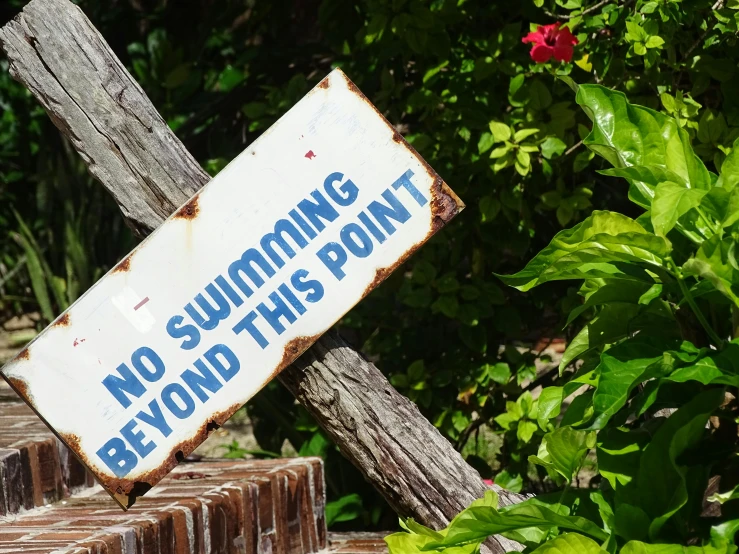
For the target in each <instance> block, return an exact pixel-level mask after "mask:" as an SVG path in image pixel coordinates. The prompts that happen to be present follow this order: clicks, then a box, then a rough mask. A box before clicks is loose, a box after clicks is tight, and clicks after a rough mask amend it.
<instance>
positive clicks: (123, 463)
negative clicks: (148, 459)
mask: <svg viewBox="0 0 739 554" xmlns="http://www.w3.org/2000/svg"><path fill="white" fill-rule="evenodd" d="M97 455H98V458H100V459H101V460H102V461H103V462H104V463H105V465H106V466H108V469H110V471H112V472H113V473H114V474H115V476H116V477H125V476H126V475H128V473H130V471H131V470H132V469H133V468H135V467H136V464H138V463H139V460H138V458H137V457H136V454H134V452H133V451H132V450H129V449H128V448H126V443H125V442H123V439H119V438H118V437H114V438H112V439H110V440H109V441H108V442H106V443H105V444H104V445H103V447H102V448H100V450H98V451H97Z"/></svg>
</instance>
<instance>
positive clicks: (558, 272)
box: [499, 211, 670, 291]
mask: <svg viewBox="0 0 739 554" xmlns="http://www.w3.org/2000/svg"><path fill="white" fill-rule="evenodd" d="M669 251H670V246H669V243H668V242H667V241H666V240H665V239H664V238H662V237H657V236H654V235H652V234H651V233H648V232H647V231H645V230H644V228H643V227H642V226H641V225H639V224H638V223H636V222H635V221H634V220H632V219H629V218H628V217H626V216H623V215H621V214H617V213H614V212H601V211H594V212H593V214H592V215H591V216H590V217H589V218H587V219H586V220H585V221H583V222H581V223H579V224H578V225H576V226H575V227H573V228H572V229H567V230H564V231H560V232H559V233H557V235H556V236H555V237H554V239H552V242H551V243H549V246H547V247H546V248H544V250H542V251H541V252H539V253H538V254H537V255H536V256H535V257H534V259H533V260H531V261H530V262H529V263H528V264H527V265H526V267H525V268H524V269H522V270H521V271H519V272H518V273H515V274H514V275H508V276H500V275H499V277H500V279H501V280H502V281H503V282H504V283H506V284H508V285H510V286H513V287H515V288H517V289H518V290H521V291H527V290H529V289H531V288H533V287H535V286H536V285H540V284H542V283H546V282H548V281H552V280H559V279H582V278H589V277H611V278H619V279H631V280H643V281H651V278H648V277H647V275H646V274H645V273H644V272H643V270H642V269H641V267H639V266H637V265H636V264H644V265H647V266H649V265H652V266H657V267H661V266H662V260H663V258H664V257H666V256H667V255H668V254H669Z"/></svg>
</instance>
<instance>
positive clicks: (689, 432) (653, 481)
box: [638, 388, 724, 540]
mask: <svg viewBox="0 0 739 554" xmlns="http://www.w3.org/2000/svg"><path fill="white" fill-rule="evenodd" d="M723 400H724V391H723V390H722V389H720V388H717V389H710V390H707V391H705V392H703V393H701V394H699V395H697V396H696V397H695V398H693V399H692V400H691V401H690V402H688V403H687V404H685V405H684V406H682V407H680V408H679V409H678V410H677V411H676V412H675V413H674V414H672V415H671V416H670V417H669V418H668V419H667V421H665V423H664V424H663V425H662V426H661V427H660V428H659V429H658V430H657V432H656V433H655V434H654V437H653V438H652V441H651V442H650V443H649V446H647V448H646V449H645V451H644V454H643V455H642V457H641V463H640V466H639V477H638V480H639V484H640V492H641V507H642V508H643V509H644V510H645V511H646V512H647V514H648V515H649V516H650V519H651V520H652V522H651V524H650V526H649V537H650V539H652V540H655V539H657V538H658V537H660V532H661V530H662V528H663V527H664V525H665V523H667V521H668V520H669V519H670V517H672V516H673V515H674V514H675V513H676V512H677V511H678V510H679V509H680V508H682V507H683V506H684V505H685V503H686V502H687V501H688V488H687V483H686V474H687V468H686V467H685V466H683V465H682V464H681V463H680V462H679V461H678V460H679V458H680V456H681V454H682V453H683V452H685V451H686V450H688V449H689V448H691V447H693V446H695V445H696V444H697V443H698V441H699V440H700V439H701V437H703V436H704V434H705V433H706V429H705V425H706V422H707V421H708V418H709V416H710V415H711V414H712V412H713V411H714V410H715V409H716V408H718V406H719V405H720V404H721V403H722V402H723Z"/></svg>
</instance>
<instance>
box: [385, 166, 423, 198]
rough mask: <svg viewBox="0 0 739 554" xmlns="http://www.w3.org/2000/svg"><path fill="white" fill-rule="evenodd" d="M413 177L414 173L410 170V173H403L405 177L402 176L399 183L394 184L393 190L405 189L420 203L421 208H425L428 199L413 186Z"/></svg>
mask: <svg viewBox="0 0 739 554" xmlns="http://www.w3.org/2000/svg"><path fill="white" fill-rule="evenodd" d="M413 175H414V173H413V171H412V170H410V169H409V170H408V171H406V172H405V173H403V175H401V176H400V177H399V178H398V180H397V181H395V182H394V183H393V188H394V189H395V190H398V189H399V188H400V187H403V188H404V189H405V190H407V191H408V192H409V193H410V195H411V196H412V197H413V199H414V200H415V201H416V202H418V205H419V206H425V205H426V204H428V200H426V197H425V196H424V195H423V194H421V191H420V190H418V189H417V188H416V187H415V186H413V183H411V177H413Z"/></svg>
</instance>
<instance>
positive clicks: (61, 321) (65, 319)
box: [51, 313, 69, 327]
mask: <svg viewBox="0 0 739 554" xmlns="http://www.w3.org/2000/svg"><path fill="white" fill-rule="evenodd" d="M67 325H69V313H66V314H62V316H61V317H59V318H58V319H57V320H56V321H55V322H54V323H52V324H51V326H52V327H66V326H67Z"/></svg>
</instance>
